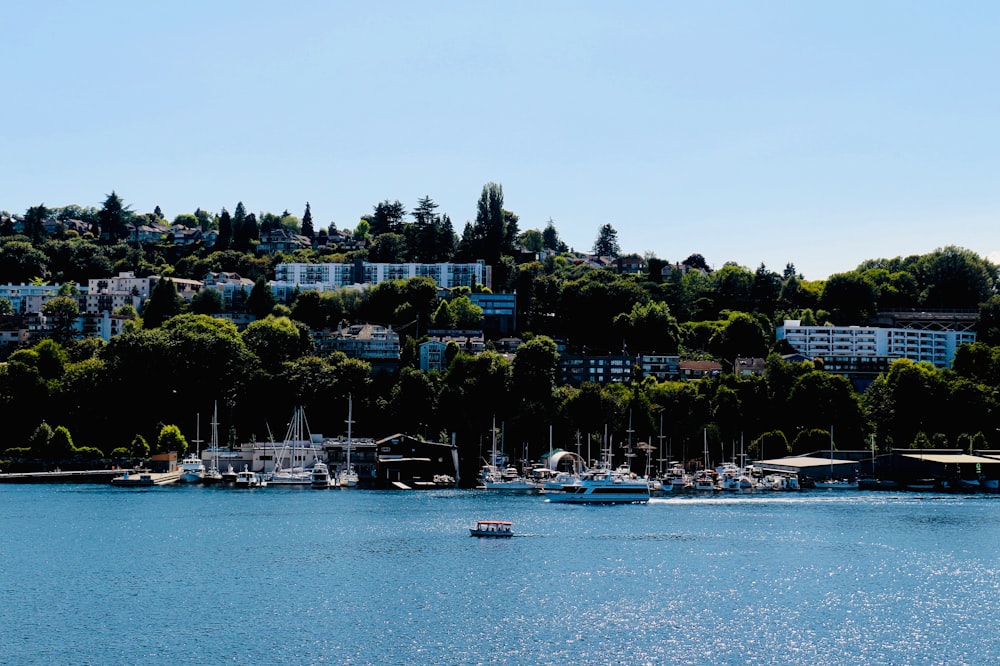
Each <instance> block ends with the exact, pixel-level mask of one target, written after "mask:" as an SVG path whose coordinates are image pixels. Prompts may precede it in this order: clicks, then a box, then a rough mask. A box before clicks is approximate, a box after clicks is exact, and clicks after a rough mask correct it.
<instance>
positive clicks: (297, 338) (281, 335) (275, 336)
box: [242, 316, 310, 372]
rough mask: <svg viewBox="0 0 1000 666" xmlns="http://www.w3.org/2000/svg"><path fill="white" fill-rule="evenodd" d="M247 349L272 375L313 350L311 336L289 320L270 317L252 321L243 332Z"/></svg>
mask: <svg viewBox="0 0 1000 666" xmlns="http://www.w3.org/2000/svg"><path fill="white" fill-rule="evenodd" d="M242 337H243V342H244V343H245V344H246V346H247V348H248V349H249V350H250V351H251V352H253V353H254V354H256V356H257V358H259V359H260V361H261V364H262V365H263V367H264V368H265V369H266V370H268V371H271V372H275V371H277V370H278V368H279V366H280V365H281V364H282V363H284V362H286V361H290V360H293V359H296V358H298V357H300V356H302V355H303V354H304V353H305V352H306V351H308V349H309V347H310V339H309V333H308V331H305V330H300V329H299V327H298V326H296V325H295V323H294V322H292V320H291V319H289V318H288V317H274V316H269V317H265V318H264V319H258V320H257V321H254V322H251V323H250V325H248V326H247V328H246V330H245V331H243V333H242Z"/></svg>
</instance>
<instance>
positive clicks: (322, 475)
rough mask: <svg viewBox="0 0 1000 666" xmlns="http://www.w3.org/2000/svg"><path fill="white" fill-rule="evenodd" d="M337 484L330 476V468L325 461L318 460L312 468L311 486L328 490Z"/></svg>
mask: <svg viewBox="0 0 1000 666" xmlns="http://www.w3.org/2000/svg"><path fill="white" fill-rule="evenodd" d="M333 485H335V484H334V483H333V479H332V478H331V477H330V468H329V467H327V466H326V463H325V462H323V461H321V460H320V461H316V463H315V464H314V465H313V468H312V479H311V481H310V483H309V487H310V488H313V489H315V490H326V489H327V488H330V487H331V486H333Z"/></svg>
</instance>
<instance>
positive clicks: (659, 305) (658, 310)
mask: <svg viewBox="0 0 1000 666" xmlns="http://www.w3.org/2000/svg"><path fill="white" fill-rule="evenodd" d="M614 326H615V330H616V331H617V332H618V334H619V335H620V336H621V337H622V339H623V340H624V341H625V345H626V347H627V348H628V349H629V350H630V351H631V352H633V353H640V352H647V353H650V352H651V353H659V354H673V353H675V352H676V351H677V343H678V341H679V340H680V336H681V332H680V327H679V326H678V324H677V320H676V319H674V316H673V315H672V314H671V313H670V308H669V307H668V306H667V304H666V303H663V302H657V301H651V302H649V303H634V304H633V305H632V310H631V311H629V312H627V313H626V312H623V313H621V314H619V315H617V316H615V318H614Z"/></svg>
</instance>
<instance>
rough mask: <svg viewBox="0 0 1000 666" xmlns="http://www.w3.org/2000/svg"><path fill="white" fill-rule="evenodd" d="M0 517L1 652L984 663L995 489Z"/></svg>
mask: <svg viewBox="0 0 1000 666" xmlns="http://www.w3.org/2000/svg"><path fill="white" fill-rule="evenodd" d="M0 510H2V514H0V515H2V520H0V526H2V536H0V567H2V568H0V571H2V573H0V621H2V623H0V627H2V630H0V662H2V663H11V664H30V663H46V664H49V663H58V664H80V663H91V664H137V663H152V664H158V663H207V662H211V663H235V664H267V663H284V664H303V663H332V664H369V663H370V664H375V663H377V664H413V663H422V664H478V663H483V664H644V663H653V664H706V663H711V664H719V663H733V664H736V663H739V664H745V663H750V664H959V663H968V664H986V663H997V661H998V658H1000V638H998V634H997V632H995V631H994V629H993V622H994V621H995V620H996V618H997V617H998V613H997V611H998V610H1000V577H998V573H997V572H998V567H1000V549H998V544H1000V498H998V497H960V496H941V495H914V494H866V493H857V492H850V491H806V492H802V493H797V494H794V495H786V494H780V495H779V494H768V495H757V496H752V497H732V496H729V497H711V498H704V499H699V498H676V499H674V498H670V499H662V500H653V501H652V502H650V503H649V504H647V505H632V506H612V507H589V506H571V505H564V504H550V503H548V502H546V501H544V499H542V498H540V497H537V496H536V497H495V496H490V495H487V494H484V493H482V492H475V491H440V492H438V491H434V492H410V493H406V492H377V491H354V490H350V491H340V490H330V491H311V490H298V491H296V490H286V489H272V488H268V489H265V490H261V491H242V492H241V491H234V490H226V489H209V488H197V487H174V488H171V487H163V488H153V489H150V490H148V491H136V490H129V489H114V488H110V487H104V486H88V485H71V486H11V485H2V486H0ZM480 518H497V519H507V520H512V521H513V522H514V528H515V531H516V532H517V536H515V537H514V538H513V539H506V540H487V539H474V538H471V537H469V536H468V528H469V527H470V526H472V525H473V524H474V523H475V521H476V520H477V519H480Z"/></svg>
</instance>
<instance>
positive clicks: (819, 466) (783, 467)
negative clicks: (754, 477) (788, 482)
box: [754, 456, 861, 481]
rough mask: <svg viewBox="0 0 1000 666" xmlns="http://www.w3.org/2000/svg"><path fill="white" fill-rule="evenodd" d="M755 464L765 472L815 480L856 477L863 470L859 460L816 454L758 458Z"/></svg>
mask: <svg viewBox="0 0 1000 666" xmlns="http://www.w3.org/2000/svg"><path fill="white" fill-rule="evenodd" d="M754 466H755V467H760V468H761V469H762V470H763V471H764V473H765V474H767V473H769V472H778V473H781V474H797V475H798V476H799V478H800V479H813V480H814V481H816V480H820V479H826V478H836V479H854V478H856V477H857V476H858V475H859V473H860V471H861V463H860V462H858V461H857V460H841V459H837V458H819V457H816V456H789V457H787V458H773V459H771V460H757V461H755V462H754Z"/></svg>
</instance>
